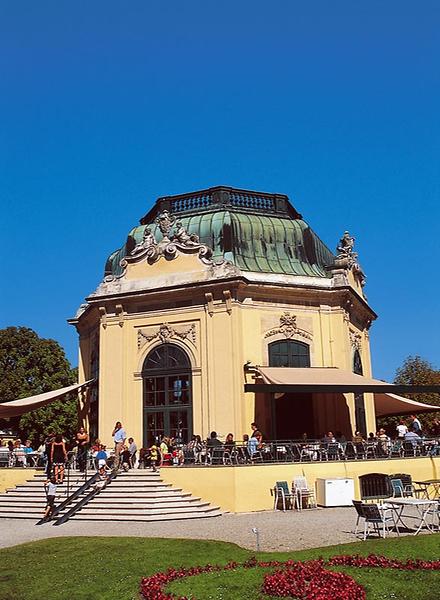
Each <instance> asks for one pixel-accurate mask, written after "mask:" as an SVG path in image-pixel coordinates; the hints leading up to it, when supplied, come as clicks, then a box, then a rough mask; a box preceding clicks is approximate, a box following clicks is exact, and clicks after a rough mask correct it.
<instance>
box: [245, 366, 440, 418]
mask: <svg viewBox="0 0 440 600" xmlns="http://www.w3.org/2000/svg"><path fill="white" fill-rule="evenodd" d="M256 375H257V376H258V378H259V379H260V380H262V383H259V382H258V380H257V382H256V383H255V384H246V385H245V391H249V392H251V391H254V392H271V393H275V394H280V393H289V392H290V393H301V392H307V393H339V394H340V393H358V394H360V393H367V392H369V393H373V394H374V404H375V410H376V416H377V417H383V416H386V415H403V414H410V413H413V412H418V413H422V412H433V411H440V406H436V405H433V404H424V403H423V402H416V401H415V400H409V399H408V398H404V397H403V396H398V395H397V394H394V393H393V392H394V391H400V390H402V391H404V393H407V392H410V393H411V392H413V393H415V392H416V391H421V390H420V387H422V386H406V385H396V384H392V383H387V382H386V381H380V380H378V379H373V378H371V377H363V376H362V375H356V373H352V372H350V371H344V370H343V369H338V368H336V367H309V368H288V367H257V368H256ZM426 391H428V390H426ZM429 391H432V392H435V393H440V386H438V385H437V386H429Z"/></svg>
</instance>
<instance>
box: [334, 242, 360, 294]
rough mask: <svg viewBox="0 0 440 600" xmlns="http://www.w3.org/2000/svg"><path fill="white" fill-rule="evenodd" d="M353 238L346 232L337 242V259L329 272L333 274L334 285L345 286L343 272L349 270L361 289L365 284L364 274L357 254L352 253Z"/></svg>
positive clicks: (345, 281)
mask: <svg viewBox="0 0 440 600" xmlns="http://www.w3.org/2000/svg"><path fill="white" fill-rule="evenodd" d="M355 241H356V240H355V238H354V237H352V236H351V235H350V234H349V232H348V231H345V232H344V235H343V236H342V237H341V239H340V240H339V244H338V246H337V247H336V252H337V257H336V260H335V263H334V265H333V266H332V267H330V270H331V271H332V272H333V278H334V280H335V283H336V285H346V284H347V277H346V275H345V273H344V272H345V271H348V270H351V271H352V273H353V276H354V278H355V279H356V281H357V282H358V283H359V285H360V286H361V287H364V285H365V282H366V279H367V278H366V277H365V273H364V272H363V270H362V267H361V266H360V264H359V262H358V254H357V252H354V243H355Z"/></svg>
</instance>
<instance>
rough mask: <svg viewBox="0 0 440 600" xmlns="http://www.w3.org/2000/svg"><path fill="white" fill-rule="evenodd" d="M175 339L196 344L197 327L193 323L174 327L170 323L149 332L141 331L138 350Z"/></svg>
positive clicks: (139, 332) (150, 329)
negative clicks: (157, 340)
mask: <svg viewBox="0 0 440 600" xmlns="http://www.w3.org/2000/svg"><path fill="white" fill-rule="evenodd" d="M173 338H179V339H181V340H185V339H189V340H190V341H191V342H192V343H193V344H194V345H195V344H196V325H195V323H192V324H191V325H188V326H186V327H185V326H180V327H179V326H174V325H170V324H169V323H162V325H160V326H159V327H156V328H153V327H151V328H150V327H149V328H148V330H143V329H140V330H139V331H138V349H141V348H142V347H143V346H145V344H146V343H148V342H151V341H153V340H155V339H159V340H160V341H161V342H162V343H165V342H169V341H170V340H172V339H173Z"/></svg>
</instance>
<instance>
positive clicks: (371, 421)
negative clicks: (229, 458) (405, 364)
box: [69, 186, 376, 445]
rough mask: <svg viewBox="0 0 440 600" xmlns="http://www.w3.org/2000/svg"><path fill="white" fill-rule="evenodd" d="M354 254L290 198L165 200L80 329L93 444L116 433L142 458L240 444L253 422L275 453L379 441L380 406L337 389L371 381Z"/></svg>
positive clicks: (223, 190)
mask: <svg viewBox="0 0 440 600" xmlns="http://www.w3.org/2000/svg"><path fill="white" fill-rule="evenodd" d="M335 239H337V237H336V236H335ZM353 244H354V240H353V238H352V237H351V236H350V234H349V233H348V232H345V233H344V235H343V236H342V238H341V239H340V242H339V245H338V247H337V250H336V253H333V252H332V251H331V250H330V249H329V248H328V247H327V246H326V245H325V244H324V243H323V242H322V241H321V240H320V238H319V237H318V236H317V235H316V233H315V232H314V231H313V230H312V229H311V228H310V226H309V225H308V224H307V223H306V222H305V221H304V220H303V218H302V216H301V215H300V214H299V213H298V211H297V210H296V209H295V208H294V206H293V205H292V203H291V202H290V201H289V198H288V197H287V196H285V195H282V194H268V193H262V192H256V191H248V190H241V189H234V188H230V187H223V186H219V187H214V188H210V189H205V190H201V191H197V192H193V193H187V194H182V195H178V196H167V197H162V198H159V199H158V200H157V201H156V203H155V205H154V206H153V208H152V209H151V210H150V211H149V212H148V213H147V214H146V215H145V216H144V217H142V218H141V219H140V224H139V225H137V226H136V227H134V229H132V230H131V231H130V233H129V234H128V237H127V239H126V241H125V243H124V244H123V245H122V247H121V248H120V249H118V250H116V251H115V252H113V253H112V254H111V255H110V256H109V258H108V259H107V262H106V266H105V273H104V278H103V280H102V282H101V283H100V284H99V286H98V287H97V289H96V291H94V292H93V293H92V294H91V295H90V296H89V297H88V298H87V299H86V303H85V304H83V305H81V307H80V309H79V310H78V313H77V315H76V316H75V318H74V319H71V320H70V321H69V322H70V323H72V324H74V325H75V326H76V328H77V331H78V333H79V346H80V361H79V377H80V379H79V382H80V383H82V382H85V381H87V380H90V379H95V380H96V382H97V383H96V384H95V385H94V387H93V388H92V389H91V392H90V393H89V394H88V396H87V399H86V401H85V404H84V406H83V415H84V417H87V419H88V421H89V423H88V426H89V428H90V431H91V433H92V435H93V436H99V437H100V438H101V439H102V440H104V441H106V442H107V443H110V440H111V432H112V430H113V427H114V423H115V422H116V421H122V423H123V424H124V426H125V429H126V431H127V433H128V434H129V435H130V436H132V437H134V438H135V440H137V441H138V443H142V444H144V445H146V444H149V443H150V442H151V440H152V439H154V438H155V437H157V436H159V437H160V436H161V435H163V434H165V435H169V436H172V437H176V438H180V439H181V440H182V441H183V442H185V441H187V440H188V439H189V438H190V437H191V436H192V435H193V434H200V435H201V436H202V438H203V437H207V436H208V435H209V433H210V432H211V431H213V430H215V431H216V432H218V435H219V437H220V438H223V437H224V436H226V435H227V434H228V433H229V432H231V433H233V434H234V436H235V437H236V439H241V437H242V435H243V434H244V433H249V431H250V423H251V422H253V421H256V422H257V423H258V426H259V428H260V429H261V430H262V431H263V434H264V436H265V438H266V439H278V440H282V439H297V438H300V437H301V436H302V435H303V434H304V433H306V434H307V436H308V438H309V439H310V438H320V437H321V436H322V435H323V433H324V432H326V431H328V430H331V431H333V432H336V431H340V432H342V433H343V434H344V435H345V436H346V437H347V438H351V436H352V435H353V432H354V431H355V430H360V431H362V432H363V433H364V434H366V433H367V432H368V431H375V427H376V424H375V404H374V396H373V393H362V390H360V391H359V389H358V388H356V386H352V388H347V386H345V387H343V386H342V387H341V386H340V387H337V386H336V383H338V379H337V377H336V379H335V377H334V375H335V374H336V375H340V374H341V373H345V374H349V373H354V374H356V375H357V376H360V375H363V376H364V377H366V378H368V377H371V362H370V344H369V328H370V325H371V323H372V321H373V320H374V319H375V318H376V314H375V313H374V311H373V310H372V309H371V308H370V306H369V304H368V302H367V299H366V297H365V295H364V283H365V276H364V274H363V272H362V269H361V267H360V266H359V263H358V260H357V255H356V253H355V252H354V249H353ZM276 373H282V375H283V377H281V380H277V377H276V376H275V375H274V374H276ZM292 373H293V375H292ZM286 374H289V377H288V378H287V379H288V381H287V383H289V386H287V387H284V388H283V387H282V384H283V383H284V384H285V383H286ZM327 375H328V376H329V377H330V379H329V378H328V377H327ZM296 376H297V377H298V378H299V379H300V380H301V381H300V383H301V382H302V385H301V386H299V387H298V388H295V387H292V385H291V384H294V383H295V378H296ZM292 377H293V380H292V381H291V379H292ZM304 377H305V379H304ZM289 378H290V379H289ZM344 381H345V380H344ZM277 382H278V383H281V387H279V388H277V387H276V386H275V387H274V384H276V383H277ZM345 383H346V381H345ZM258 384H260V385H258ZM318 384H319V385H318ZM327 384H329V385H330V384H331V385H330V387H326V385H327ZM265 386H266V387H265ZM347 389H350V390H351V389H353V392H351V391H348V392H347V391H338V390H347ZM277 390H278V391H277ZM279 390H281V391H279ZM286 390H287V391H286ZM329 390H330V391H329ZM356 390H357V392H356ZM355 392H356V393H355Z"/></svg>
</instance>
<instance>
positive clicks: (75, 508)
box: [53, 471, 118, 525]
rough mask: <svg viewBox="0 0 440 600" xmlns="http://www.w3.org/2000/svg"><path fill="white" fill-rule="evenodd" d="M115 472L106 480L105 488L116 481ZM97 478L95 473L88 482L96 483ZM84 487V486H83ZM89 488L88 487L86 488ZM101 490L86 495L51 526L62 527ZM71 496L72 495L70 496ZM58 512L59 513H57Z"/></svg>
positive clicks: (97, 474)
mask: <svg viewBox="0 0 440 600" xmlns="http://www.w3.org/2000/svg"><path fill="white" fill-rule="evenodd" d="M117 475H118V474H117V472H116V471H113V472H112V474H111V475H110V477H109V478H108V479H107V483H106V486H105V487H107V485H109V484H110V483H111V482H112V481H113V480H114V479H116V477H117ZM98 477H99V473H95V475H93V477H91V478H90V479H89V482H91V483H92V480H93V482H94V481H96V480H97V479H98ZM83 487H84V486H83ZM88 487H90V486H88ZM102 489H103V488H100V489H97V490H95V489H94V490H92V491H91V492H89V493H88V494H87V496H84V498H81V500H80V501H79V502H77V504H75V506H72V508H70V509H69V510H68V511H67V512H66V513H65V514H64V515H63V516H61V517H59V518H58V519H57V520H56V521H55V522H54V523H53V524H54V525H63V524H64V523H66V521H68V520H69V519H70V518H71V517H73V515H74V514H76V513H77V512H78V511H79V510H81V508H82V507H83V506H85V505H86V504H87V503H88V502H90V500H92V499H93V498H94V497H95V496H97V495H98V494H99V493H100V492H101V491H102ZM72 496H73V494H72ZM58 512H59V511H58Z"/></svg>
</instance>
